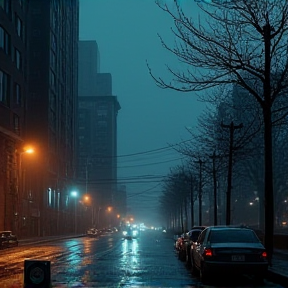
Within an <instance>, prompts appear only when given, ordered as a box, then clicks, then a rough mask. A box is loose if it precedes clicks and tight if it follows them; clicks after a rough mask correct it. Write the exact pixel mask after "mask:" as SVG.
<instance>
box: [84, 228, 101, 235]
mask: <svg viewBox="0 0 288 288" xmlns="http://www.w3.org/2000/svg"><path fill="white" fill-rule="evenodd" d="M99 235H100V232H99V231H98V229H96V228H90V229H88V230H87V236H88V237H96V236H99Z"/></svg>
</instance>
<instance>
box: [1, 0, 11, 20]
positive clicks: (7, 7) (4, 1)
mask: <svg viewBox="0 0 288 288" xmlns="http://www.w3.org/2000/svg"><path fill="white" fill-rule="evenodd" d="M0 7H2V8H3V10H4V11H5V12H6V14H7V15H8V17H9V19H11V0H0Z"/></svg>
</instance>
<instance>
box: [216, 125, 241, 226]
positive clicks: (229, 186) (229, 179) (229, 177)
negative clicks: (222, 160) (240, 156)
mask: <svg viewBox="0 0 288 288" xmlns="http://www.w3.org/2000/svg"><path fill="white" fill-rule="evenodd" d="M221 127H222V128H228V129H229V131H230V142H229V160H228V175H227V199H226V225H230V223H231V189H232V157H233V141H234V131H235V130H236V129H241V128H242V127H243V124H242V123H241V124H240V125H234V123H233V121H231V123H230V124H229V125H224V124H223V122H221Z"/></svg>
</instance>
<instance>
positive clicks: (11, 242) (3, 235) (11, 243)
mask: <svg viewBox="0 0 288 288" xmlns="http://www.w3.org/2000/svg"><path fill="white" fill-rule="evenodd" d="M18 244H19V242H18V239H17V236H16V235H14V234H13V233H12V231H0V249H5V248H10V247H15V246H18Z"/></svg>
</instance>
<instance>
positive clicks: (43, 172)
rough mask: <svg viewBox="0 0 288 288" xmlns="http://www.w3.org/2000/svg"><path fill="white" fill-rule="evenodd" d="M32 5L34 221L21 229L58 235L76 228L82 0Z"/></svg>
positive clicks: (28, 205) (29, 186) (28, 174)
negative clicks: (80, 13)
mask: <svg viewBox="0 0 288 288" xmlns="http://www.w3.org/2000/svg"><path fill="white" fill-rule="evenodd" d="M28 3H29V4H28V10H27V19H28V20H29V21H28V22H27V43H28V49H27V51H28V59H29V61H28V72H29V73H28V77H27V89H28V92H27V117H26V118H27V121H26V127H27V129H26V130H27V133H26V142H27V143H29V144H30V143H31V144H32V145H33V146H34V147H35V151H36V152H35V154H36V155H35V159H34V161H33V163H32V161H31V160H29V163H27V168H26V170H25V187H24V188H23V189H24V199H23V201H24V200H26V201H24V205H23V213H25V215H28V217H30V219H29V225H28V224H25V225H26V226H29V227H28V228H26V229H24V230H23V232H22V233H26V234H27V233H28V234H30V235H31V234H39V235H54V234H57V233H67V232H73V231H74V226H75V227H76V224H75V223H74V224H75V225H74V224H73V223H72V222H71V221H70V219H71V218H72V219H73V217H72V216H73V214H71V215H70V213H74V212H73V211H74V210H73V208H74V199H73V200H71V197H70V192H71V191H72V190H73V189H74V188H75V187H74V186H75V169H76V167H75V165H76V164H75V160H76V144H77V129H76V127H77V105H78V102H77V96H78V95H77V92H78V88H77V82H78V80H77V75H78V40H79V39H78V34H79V33H78V30H79V0H30V1H29V2H28ZM27 162H28V160H27ZM24 164H25V163H23V165H24ZM28 164H29V165H28ZM33 164H34V165H33ZM75 203H76V202H75ZM71 207H72V208H71ZM24 228H25V227H24Z"/></svg>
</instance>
